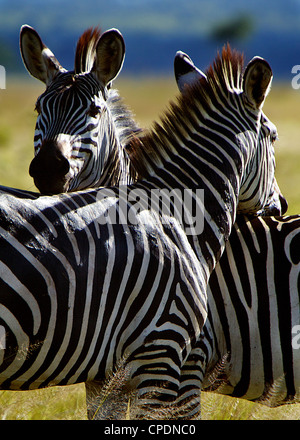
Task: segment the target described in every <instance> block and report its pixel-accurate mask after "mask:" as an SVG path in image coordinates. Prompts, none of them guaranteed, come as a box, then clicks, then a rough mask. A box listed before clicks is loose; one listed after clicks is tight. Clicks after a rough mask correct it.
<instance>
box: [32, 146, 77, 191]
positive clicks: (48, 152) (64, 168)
mask: <svg viewBox="0 0 300 440" xmlns="http://www.w3.org/2000/svg"><path fill="white" fill-rule="evenodd" d="M61 150H62V148H61V146H60V145H59V144H58V143H56V142H55V141H54V142H53V141H46V142H44V143H43V145H42V146H41V148H40V151H39V152H38V154H37V155H36V156H35V157H34V158H33V160H32V161H31V164H30V166H29V174H30V176H31V177H33V180H34V183H35V185H36V187H37V188H38V190H39V191H40V192H41V193H42V194H58V193H61V192H64V191H66V189H67V183H68V177H67V175H68V173H69V170H70V164H69V161H68V159H67V158H66V157H65V156H64V155H63V153H62V151H61Z"/></svg>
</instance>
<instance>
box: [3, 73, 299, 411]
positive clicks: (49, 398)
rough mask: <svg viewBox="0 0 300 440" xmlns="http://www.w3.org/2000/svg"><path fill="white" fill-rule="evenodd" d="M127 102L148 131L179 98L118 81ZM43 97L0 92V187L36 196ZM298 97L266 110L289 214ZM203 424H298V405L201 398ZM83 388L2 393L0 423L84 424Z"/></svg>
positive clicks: (278, 95) (166, 86)
mask: <svg viewBox="0 0 300 440" xmlns="http://www.w3.org/2000/svg"><path fill="white" fill-rule="evenodd" d="M116 87H117V88H118V89H119V91H120V94H121V96H123V97H124V99H125V102H126V103H127V104H128V105H129V106H130V107H131V108H132V110H133V111H134V112H135V114H136V119H137V120H138V121H139V123H140V125H141V126H142V127H149V126H150V125H151V123H152V121H153V120H154V119H157V117H158V115H159V114H161V113H162V112H163V110H164V109H165V108H166V106H167V103H168V102H169V100H170V99H173V98H174V97H175V95H176V94H177V89H176V85H175V81H174V80H173V79H167V78H146V79H143V80H141V79H138V80H133V79H130V78H128V79H123V80H118V82H117V83H116ZM42 91H43V85H42V84H39V83H37V82H35V81H33V80H32V81H31V80H28V81H19V80H14V81H10V80H9V78H8V81H7V89H6V90H0V184H1V185H7V186H13V187H19V188H23V189H27V190H35V187H34V185H33V182H32V179H31V177H30V176H29V174H28V167H29V164H30V161H31V159H32V157H33V133H34V126H35V118H36V115H35V114H34V111H33V109H34V104H35V101H36V98H37V96H38V95H39V94H40V93H41V92H42ZM299 98H300V92H299V91H295V90H293V89H292V88H291V87H290V86H289V85H281V86H274V87H273V89H272V91H271V93H270V95H269V97H268V98H267V101H266V104H265V107H264V110H265V113H266V114H267V115H268V117H269V118H270V119H271V120H272V122H274V123H275V124H276V125H277V128H278V132H279V141H278V142H277V143H276V158H277V171H276V175H277V180H278V182H279V185H280V187H281V189H282V192H283V194H284V195H285V196H286V198H287V199H288V201H289V211H288V213H289V214H297V213H300V192H299V187H300V173H299V170H300V125H299V102H300V101H299ZM201 401H202V418H203V419H208V420H212V419H213V420H219V419H222V420H230V419H234V420H257V419H290V420H292V419H300V404H298V405H286V406H284V407H279V408H268V407H266V406H262V405H261V404H258V403H252V402H247V401H244V400H242V399H234V398H231V397H226V396H220V395H217V394H214V393H202V396H201ZM85 418H86V404H85V388H84V385H83V384H78V385H72V386H68V387H53V388H47V389H44V390H35V391H24V392H19V391H17V392H16V391H0V419H7V420H15V419H26V420H30V419H42V420H58V419H64V420H66V419H77V420H78V419H85Z"/></svg>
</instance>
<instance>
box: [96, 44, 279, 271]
mask: <svg viewBox="0 0 300 440" xmlns="http://www.w3.org/2000/svg"><path fill="white" fill-rule="evenodd" d="M87 41H89V40H88V38H87ZM187 60H188V57H187V55H186V54H181V55H180V56H179V54H178V56H177V57H176V58H175V64H176V63H177V65H179V64H180V69H179V67H177V70H176V69H175V73H176V72H177V73H178V71H180V75H178V82H180V81H182V78H183V73H182V72H183V71H184V73H185V75H184V83H186V82H187V78H186V77H187V74H188V75H192V80H194V79H195V77H197V74H198V76H199V74H200V71H199V70H198V72H197V69H196V68H195V66H193V64H192V63H191V60H190V59H189V61H188V62H186V61H187ZM90 65H92V62H90ZM191 66H192V68H191ZM195 72H196V76H195ZM201 75H202V76H204V74H203V73H201ZM101 148H102V146H101ZM94 165H95V163H94ZM100 169H101V168H100ZM96 172H97V173H99V169H98V168H97V169H96ZM98 175H99V174H97V176H98ZM98 178H99V177H97V179H98ZM279 196H280V197H281V202H283V203H284V199H283V198H282V196H281V195H280V193H279ZM283 203H281V205H283ZM283 209H286V207H284V208H283ZM273 213H274V212H273ZM222 261H223V260H221V265H222Z"/></svg>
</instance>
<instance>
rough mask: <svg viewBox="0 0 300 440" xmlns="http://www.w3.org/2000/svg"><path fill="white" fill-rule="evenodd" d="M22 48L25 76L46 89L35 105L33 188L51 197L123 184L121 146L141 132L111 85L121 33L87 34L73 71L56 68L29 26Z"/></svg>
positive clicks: (121, 56) (119, 62) (116, 70)
mask: <svg viewBox="0 0 300 440" xmlns="http://www.w3.org/2000/svg"><path fill="white" fill-rule="evenodd" d="M20 50H21V55H22V58H23V61H24V64H25V67H26V68H27V70H28V71H29V73H30V74H31V75H33V76H34V77H36V78H37V79H39V80H41V81H43V82H44V83H45V84H46V86H47V87H46V90H45V92H44V93H43V94H42V95H41V96H40V97H39V98H38V100H37V102H36V110H37V112H38V117H37V121H36V129H35V136H34V148H35V158H34V159H33V160H32V162H31V164H30V168H29V172H30V175H31V176H32V177H33V178H34V182H35V185H36V186H37V188H38V189H39V190H40V191H41V192H42V193H44V194H55V193H60V192H64V191H75V190H77V189H83V188H92V187H98V186H100V185H114V184H116V183H119V182H120V181H121V182H122V183H127V180H126V179H127V178H128V176H129V175H130V172H129V171H130V170H128V169H126V161H125V158H124V157H122V155H124V154H125V155H126V153H125V150H124V148H123V147H124V145H125V144H126V143H127V142H129V139H130V138H131V137H132V136H133V135H134V134H136V133H137V132H138V131H139V129H138V127H137V125H136V124H135V122H134V121H133V119H132V116H131V113H130V111H129V110H128V109H127V108H126V107H125V106H124V105H123V104H122V103H121V100H120V98H119V95H118V93H117V91H116V90H115V89H113V88H112V87H111V84H112V80H113V79H114V78H116V76H117V75H118V73H119V71H120V70H121V68H122V65H123V60H124V56H125V44H124V40H123V37H122V35H121V33H120V32H119V31H118V30H117V29H111V30H109V31H107V32H105V33H103V34H102V35H101V33H100V30H99V29H97V28H96V29H94V30H92V29H88V30H87V31H85V32H84V33H83V35H82V36H81V37H80V39H79V41H78V43H77V47H76V53H75V69H74V71H67V70H66V69H64V68H63V67H62V66H61V65H60V63H59V62H58V61H57V59H56V58H55V56H54V55H53V53H52V52H51V51H50V49H48V48H47V47H46V46H45V45H44V44H43V42H42V40H41V38H40V36H39V35H38V33H37V32H36V31H35V30H34V29H33V28H31V27H30V26H27V25H24V26H22V28H21V32H20ZM123 144H124V145H123ZM123 165H124V167H125V168H122V167H123Z"/></svg>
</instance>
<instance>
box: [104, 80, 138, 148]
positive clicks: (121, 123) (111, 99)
mask: <svg viewBox="0 0 300 440" xmlns="http://www.w3.org/2000/svg"><path fill="white" fill-rule="evenodd" d="M107 105H108V108H109V110H110V111H111V114H112V117H113V121H114V123H115V127H116V130H117V135H118V137H119V139H120V142H121V144H122V146H123V147H124V148H126V146H127V144H129V143H130V141H131V140H132V139H134V138H135V137H136V136H137V135H139V134H140V133H141V131H142V129H141V128H140V127H139V126H138V125H137V123H136V122H135V120H134V117H133V114H132V112H131V110H130V109H129V108H128V107H127V106H126V104H124V102H123V99H122V98H121V97H120V95H119V93H118V91H117V90H116V89H113V88H110V89H109V90H108V96H107Z"/></svg>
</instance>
